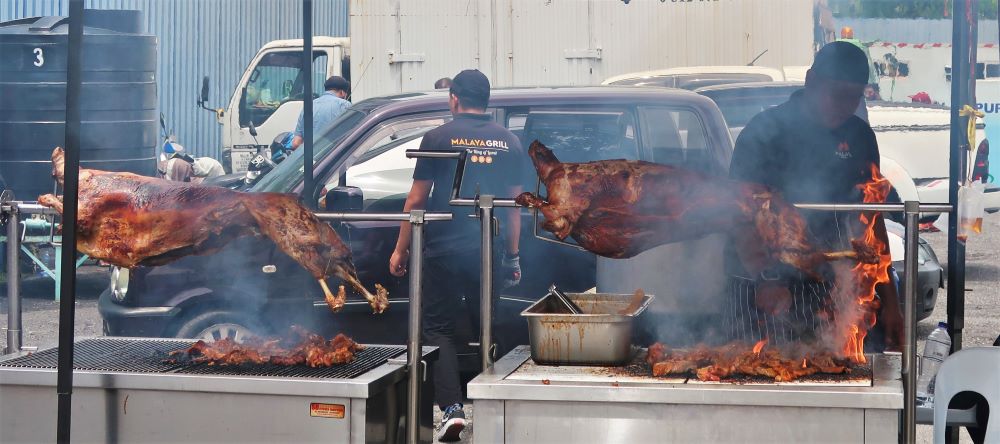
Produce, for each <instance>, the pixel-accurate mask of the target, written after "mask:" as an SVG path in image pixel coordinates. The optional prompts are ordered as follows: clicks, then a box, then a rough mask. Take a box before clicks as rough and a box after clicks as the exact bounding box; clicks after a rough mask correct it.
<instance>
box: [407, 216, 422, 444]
mask: <svg viewBox="0 0 1000 444" xmlns="http://www.w3.org/2000/svg"><path fill="white" fill-rule="evenodd" d="M410 226H411V227H412V228H411V237H410V332H409V333H410V336H409V339H408V341H407V344H406V346H407V348H406V356H407V360H408V362H407V368H408V369H409V372H408V377H409V380H408V383H409V384H408V386H407V395H408V397H407V404H406V442H407V443H409V444H416V443H417V442H420V417H419V416H420V415H419V412H420V383H421V379H422V376H423V375H422V373H423V368H422V367H421V365H420V358H421V357H422V356H423V354H422V353H421V350H420V334H421V325H420V321H421V319H420V315H421V306H420V304H421V299H422V294H421V292H420V281H421V279H422V278H423V271H424V270H423V268H424V254H423V250H424V210H411V211H410Z"/></svg>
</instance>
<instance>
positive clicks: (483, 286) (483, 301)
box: [476, 195, 493, 371]
mask: <svg viewBox="0 0 1000 444" xmlns="http://www.w3.org/2000/svg"><path fill="white" fill-rule="evenodd" d="M477 200H478V204H477V206H476V208H477V209H478V212H479V221H480V223H481V224H482V233H481V234H482V243H481V245H480V254H481V255H482V257H481V261H482V262H481V265H480V267H481V268H480V270H479V273H480V274H479V323H480V334H479V352H480V354H481V355H482V363H483V371H486V369H487V368H489V367H490V366H491V365H493V196H490V195H485V196H479V199H477Z"/></svg>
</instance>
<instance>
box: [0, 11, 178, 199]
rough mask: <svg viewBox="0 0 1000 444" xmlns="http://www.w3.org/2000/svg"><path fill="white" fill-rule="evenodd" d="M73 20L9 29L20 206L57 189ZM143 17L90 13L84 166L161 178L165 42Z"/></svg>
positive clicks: (11, 137)
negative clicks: (55, 156)
mask: <svg viewBox="0 0 1000 444" xmlns="http://www.w3.org/2000/svg"><path fill="white" fill-rule="evenodd" d="M68 23H69V22H68V20H67V19H66V17H32V18H26V19H20V20H14V21H9V22H3V23H0V176H3V178H4V179H5V180H6V182H7V185H8V187H9V188H11V189H13V190H14V194H15V198H17V199H18V200H24V201H28V200H35V199H37V197H38V195H39V194H44V193H50V192H52V186H53V180H52V178H51V171H52V166H51V165H52V164H51V161H50V156H51V154H52V149H53V148H55V147H57V146H63V145H64V144H65V131H66V125H65V120H66V54H67V52H68V36H67V33H68V32H69V25H68ZM142 28H143V27H142V13H141V12H139V11H119V10H96V9H91V10H86V11H85V13H84V31H83V32H84V38H83V54H82V57H81V58H82V64H83V73H82V78H83V86H82V90H81V93H80V94H81V97H80V100H81V106H82V109H81V119H82V121H83V122H82V126H81V134H80V137H81V140H80V143H81V150H80V162H81V166H82V167H84V168H95V169H101V170H107V171H130V172H133V173H137V174H142V175H147V176H152V175H154V174H155V172H156V149H157V146H158V144H159V136H158V123H157V113H156V45H157V41H156V36H153V35H150V34H146V33H144V32H143V29H142Z"/></svg>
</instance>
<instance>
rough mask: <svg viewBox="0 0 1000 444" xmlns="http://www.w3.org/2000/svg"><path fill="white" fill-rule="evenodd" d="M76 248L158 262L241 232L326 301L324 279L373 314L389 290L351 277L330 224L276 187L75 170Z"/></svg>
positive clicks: (339, 297) (340, 300) (335, 300)
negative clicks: (296, 268)
mask: <svg viewBox="0 0 1000 444" xmlns="http://www.w3.org/2000/svg"><path fill="white" fill-rule="evenodd" d="M63 173H64V156H63V150H62V148H56V149H55V150H54V151H53V152H52V175H53V177H55V178H56V179H57V180H58V181H59V183H60V184H62V182H63ZM79 196H80V201H79V213H78V215H77V235H78V237H77V248H78V249H79V250H80V251H81V252H83V253H85V254H87V255H89V256H90V257H92V258H96V259H100V260H103V261H106V262H109V263H111V264H114V265H118V266H120V267H125V268H131V267H134V266H136V265H163V264H166V263H169V262H172V261H174V260H177V259H179V258H181V257H184V256H189V255H194V254H210V253H214V252H216V251H218V250H220V249H222V247H223V246H225V245H226V244H227V243H229V242H230V241H231V240H233V239H236V238H238V237H241V236H250V235H253V236H261V235H263V236H267V237H268V238H270V239H271V240H273V241H274V243H275V244H277V246H278V248H280V249H281V251H283V252H285V254H288V255H289V256H291V257H292V259H294V260H295V261H296V262H298V263H299V264H300V265H302V267H303V268H305V269H306V270H307V271H309V273H310V274H312V275H313V277H314V278H316V280H318V281H319V284H320V287H321V288H322V290H323V294H324V295H325V296H326V301H327V304H328V305H329V306H330V308H331V309H333V310H334V311H337V310H339V309H340V308H341V307H343V305H344V302H345V299H346V295H345V294H344V289H343V287H341V288H340V291H339V292H338V293H337V294H336V295H334V294H333V292H332V291H330V288H329V287H328V286H327V284H326V278H328V277H330V276H337V277H340V278H341V279H343V280H344V281H345V282H346V283H348V284H349V285H350V286H351V287H352V288H354V289H355V290H357V291H358V292H359V293H361V294H362V295H364V297H365V299H367V300H368V302H369V304H371V306H372V309H373V310H374V311H375V312H376V313H381V312H383V311H385V309H386V308H388V306H389V300H388V292H387V291H386V290H385V288H383V287H382V286H381V285H378V284H376V285H375V294H372V293H371V292H369V291H368V290H367V289H366V288H365V287H364V285H362V284H361V281H360V280H359V279H358V277H357V271H356V270H355V268H354V264H353V263H352V262H351V250H350V249H349V248H347V245H345V244H344V242H343V241H342V240H341V239H340V237H339V236H337V233H336V232H335V231H333V228H331V227H330V225H328V224H326V223H323V222H322V221H320V220H319V219H318V218H316V216H315V215H314V214H313V213H312V212H311V211H309V209H307V208H305V207H304V206H302V205H301V204H300V203H299V202H298V201H297V200H296V198H295V196H292V195H289V194H281V193H241V192H239V191H233V190H228V189H225V188H220V187H210V186H201V185H192V184H189V183H183V182H172V181H168V180H163V179H157V178H152V177H145V176H139V175H136V174H131V173H113V172H107V171H100V170H91V169H85V168H81V169H80V193H79ZM38 202H39V203H40V204H42V205H44V206H47V207H51V208H54V209H55V210H56V211H58V212H60V213H62V207H63V205H62V198H60V197H57V196H55V195H52V194H46V195H43V196H40V197H39V198H38Z"/></svg>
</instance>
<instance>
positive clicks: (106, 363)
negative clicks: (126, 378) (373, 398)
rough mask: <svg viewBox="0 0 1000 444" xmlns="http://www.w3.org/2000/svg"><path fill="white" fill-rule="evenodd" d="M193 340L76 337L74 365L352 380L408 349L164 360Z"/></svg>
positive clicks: (43, 359)
mask: <svg viewBox="0 0 1000 444" xmlns="http://www.w3.org/2000/svg"><path fill="white" fill-rule="evenodd" d="M194 343H195V341H194V340H183V339H178V340H145V339H141V340H137V339H121V338H96V339H83V340H80V341H77V342H76V345H75V349H74V353H73V367H74V368H75V369H77V370H90V371H106V372H128V373H180V374H198V375H227V376H276V377H287V378H334V379H350V378H355V377H357V376H360V375H362V374H364V373H366V372H368V371H369V370H372V369H374V368H376V367H378V366H380V365H382V364H384V363H385V362H386V361H387V360H389V359H392V358H395V357H397V356H399V355H401V354H403V353H405V352H406V347H404V346H401V345H400V346H384V345H369V346H367V347H365V349H364V350H361V351H359V352H358V353H355V358H356V359H355V360H354V362H351V363H349V364H343V365H335V366H332V367H320V368H312V367H309V366H305V365H289V366H283V365H274V364H250V365H208V364H190V363H167V362H164V361H166V360H167V359H168V354H169V353H170V352H172V351H174V350H182V349H186V348H187V347H190V346H191V345H192V344H194ZM58 352H59V350H58V348H50V349H46V350H42V351H38V352H35V353H32V354H30V355H26V356H20V357H16V358H12V359H9V360H6V361H0V367H14V368H47V369H54V368H56V367H57V364H58V356H59V354H58Z"/></svg>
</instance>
